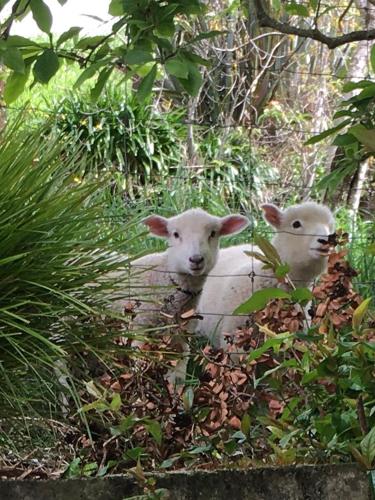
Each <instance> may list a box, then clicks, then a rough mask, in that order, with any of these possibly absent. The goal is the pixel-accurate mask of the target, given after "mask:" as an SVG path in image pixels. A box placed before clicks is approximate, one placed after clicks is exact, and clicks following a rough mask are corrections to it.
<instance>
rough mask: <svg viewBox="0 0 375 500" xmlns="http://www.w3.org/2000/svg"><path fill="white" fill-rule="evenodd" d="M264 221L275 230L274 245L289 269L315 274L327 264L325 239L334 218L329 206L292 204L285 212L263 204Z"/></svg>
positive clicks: (327, 247) (330, 230)
mask: <svg viewBox="0 0 375 500" xmlns="http://www.w3.org/2000/svg"><path fill="white" fill-rule="evenodd" d="M263 209H264V211H265V218H266V220H267V221H268V222H270V223H271V224H272V225H273V226H274V227H275V228H276V231H277V235H276V237H275V239H274V244H275V246H276V247H277V249H278V251H279V254H280V257H281V258H282V260H283V261H285V262H287V263H288V264H289V265H290V266H291V267H292V268H293V267H297V268H300V269H302V268H308V267H310V268H311V270H312V271H313V272H312V274H314V275H316V276H317V275H318V274H320V273H321V272H322V271H324V269H325V267H326V265H327V258H328V252H329V246H328V236H329V235H330V234H332V233H333V231H334V218H333V215H332V213H331V211H330V210H329V208H328V207H326V206H324V205H320V204H318V203H314V202H307V203H302V204H301V205H294V206H292V207H289V208H287V209H286V210H284V211H281V210H279V209H278V208H277V207H274V205H265V206H264V208H263Z"/></svg>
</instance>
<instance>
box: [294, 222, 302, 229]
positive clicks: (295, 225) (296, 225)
mask: <svg viewBox="0 0 375 500" xmlns="http://www.w3.org/2000/svg"><path fill="white" fill-rule="evenodd" d="M292 226H293V227H294V229H298V228H299V227H301V226H302V224H301V223H300V221H299V220H295V221H294V222H293V224H292Z"/></svg>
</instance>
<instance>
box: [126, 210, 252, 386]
mask: <svg viewBox="0 0 375 500" xmlns="http://www.w3.org/2000/svg"><path fill="white" fill-rule="evenodd" d="M143 223H144V224H146V225H147V226H148V227H149V229H150V232H151V234H152V235H153V236H157V237H159V238H165V239H167V240H168V249H167V250H166V251H165V252H160V253H153V254H150V255H146V256H144V257H141V258H139V259H137V260H135V261H133V262H132V264H131V267H132V269H131V290H132V292H133V293H134V295H136V296H138V297H141V301H140V302H139V305H138V307H137V308H136V310H135V312H136V313H137V315H136V318H135V325H136V326H141V327H148V326H151V327H154V326H159V325H162V324H164V323H165V315H169V316H173V317H174V318H175V319H176V320H178V318H179V317H180V316H181V314H183V313H184V312H186V311H188V310H190V309H192V308H195V307H196V306H197V303H198V300H199V296H200V294H201V292H202V289H203V285H204V282H205V280H206V278H207V274H208V273H209V272H210V271H211V270H212V268H213V267H214V265H215V263H216V260H217V256H218V250H219V239H220V237H222V236H228V235H231V234H235V233H239V232H240V231H242V230H243V229H245V227H247V226H248V224H249V220H248V219H247V218H246V217H244V216H243V215H238V214H235V215H227V216H225V217H216V216H213V215H210V214H208V213H207V212H205V211H204V210H201V209H191V210H187V211H186V212H183V213H182V214H180V215H177V216H175V217H171V218H169V219H167V218H165V217H161V216H159V215H151V216H150V217H147V218H146V219H144V220H143ZM189 326H190V330H191V329H192V326H191V325H189ZM176 340H178V342H179V343H180V344H181V346H182V348H183V349H184V351H185V354H186V352H187V345H186V344H185V343H184V342H183V341H182V340H181V339H177V337H176ZM133 345H136V346H137V345H138V346H140V342H134V343H133ZM186 357H187V356H185V358H186ZM186 363H187V359H185V361H184V362H182V363H180V364H179V366H178V367H177V368H176V370H175V373H174V376H169V377H168V378H169V380H170V381H173V380H174V378H175V377H177V378H179V379H182V378H184V374H185V371H186Z"/></svg>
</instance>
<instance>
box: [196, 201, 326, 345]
mask: <svg viewBox="0 0 375 500" xmlns="http://www.w3.org/2000/svg"><path fill="white" fill-rule="evenodd" d="M262 208H263V210H264V211H265V218H266V220H267V222H269V223H271V224H272V225H273V226H274V227H275V229H276V231H277V233H276V235H275V237H274V238H273V240H272V244H273V245H274V247H275V248H276V250H277V251H278V253H279V255H280V257H281V260H282V262H286V263H288V265H289V267H290V271H289V273H288V275H289V277H290V278H291V280H292V281H293V282H294V283H295V285H296V286H297V287H305V286H309V285H310V284H311V283H312V281H313V280H314V279H315V278H316V277H317V276H319V274H321V273H322V272H324V270H325V269H326V265H327V255H326V254H323V253H322V250H321V249H322V248H323V247H324V244H323V243H322V242H323V241H327V237H328V235H329V234H331V233H332V232H333V231H334V218H333V215H332V213H331V211H330V210H329V208H328V207H326V206H324V205H320V204H318V203H314V202H306V203H302V204H301V205H294V206H292V207H289V208H287V209H286V210H284V211H281V210H279V209H277V207H275V206H274V205H264V206H263V207H262ZM275 215H276V219H275V220H273V219H272V218H273V217H274V216H275ZM297 221H298V223H299V224H300V227H293V224H295V223H296V222H297ZM295 225H298V224H295ZM318 240H321V241H318ZM325 248H326V247H325ZM244 250H248V251H257V252H259V251H260V250H259V249H258V248H257V247H255V246H253V245H251V244H247V245H238V246H232V247H229V248H227V249H224V250H221V251H220V253H219V258H218V261H217V264H216V265H215V267H214V268H213V269H212V272H211V273H210V275H209V276H208V278H207V281H206V283H205V286H204V289H203V293H202V295H201V298H200V301H199V304H198V312H199V313H200V314H201V315H203V317H204V319H203V320H202V321H199V322H198V325H197V327H196V331H197V333H200V334H202V335H205V336H207V337H209V338H210V339H211V342H212V343H213V344H214V345H215V346H216V347H224V348H225V347H226V345H227V344H226V342H225V337H224V334H227V333H234V332H235V330H236V328H238V327H241V326H244V325H245V324H246V320H247V317H246V316H245V317H244V316H231V315H232V313H233V311H234V310H235V309H236V308H237V307H238V306H239V305H240V304H242V303H243V302H245V301H246V300H247V299H248V298H249V297H250V296H251V294H252V293H253V292H255V291H257V290H260V289H264V288H269V287H277V286H280V285H279V284H278V281H277V280H276V279H275V278H274V276H273V273H272V271H271V270H265V269H263V263H261V262H260V261H258V260H256V259H254V258H253V257H249V256H247V255H246V254H245V253H244ZM251 276H253V278H251Z"/></svg>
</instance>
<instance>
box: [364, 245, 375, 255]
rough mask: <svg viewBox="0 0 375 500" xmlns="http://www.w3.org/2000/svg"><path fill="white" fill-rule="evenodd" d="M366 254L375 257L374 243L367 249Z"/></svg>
mask: <svg viewBox="0 0 375 500" xmlns="http://www.w3.org/2000/svg"><path fill="white" fill-rule="evenodd" d="M366 252H368V253H370V254H372V255H375V243H372V244H371V245H370V246H368V247H367V248H366Z"/></svg>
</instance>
